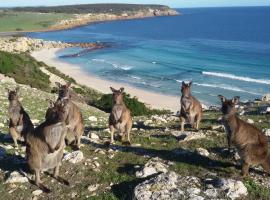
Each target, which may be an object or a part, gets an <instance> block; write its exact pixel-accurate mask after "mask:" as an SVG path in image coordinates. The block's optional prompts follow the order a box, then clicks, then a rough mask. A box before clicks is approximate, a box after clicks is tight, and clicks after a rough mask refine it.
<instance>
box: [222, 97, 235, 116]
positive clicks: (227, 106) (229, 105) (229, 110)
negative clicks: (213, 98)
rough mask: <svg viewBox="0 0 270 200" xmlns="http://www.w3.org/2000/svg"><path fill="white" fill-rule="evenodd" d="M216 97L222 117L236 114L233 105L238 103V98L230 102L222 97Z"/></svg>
mask: <svg viewBox="0 0 270 200" xmlns="http://www.w3.org/2000/svg"><path fill="white" fill-rule="evenodd" d="M218 97H219V98H220V100H221V103H222V106H221V112H222V113H223V115H231V114H235V113H236V112H237V110H236V108H235V105H236V104H238V103H239V99H240V97H238V96H236V97H233V98H232V99H230V100H229V99H226V98H225V97H224V96H222V95H218Z"/></svg>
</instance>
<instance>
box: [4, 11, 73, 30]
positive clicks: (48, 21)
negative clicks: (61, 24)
mask: <svg viewBox="0 0 270 200" xmlns="http://www.w3.org/2000/svg"><path fill="white" fill-rule="evenodd" d="M72 16H73V15H71V14H63V13H33V12H12V11H6V12H4V11H2V12H1V11H0V32H6V31H34V30H46V29H48V27H50V26H52V25H54V24H55V23H56V22H57V21H60V20H63V19H69V18H72Z"/></svg>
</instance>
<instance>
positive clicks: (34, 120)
mask: <svg viewBox="0 0 270 200" xmlns="http://www.w3.org/2000/svg"><path fill="white" fill-rule="evenodd" d="M31 121H32V123H33V124H38V123H39V122H40V121H39V120H38V119H32V120H31Z"/></svg>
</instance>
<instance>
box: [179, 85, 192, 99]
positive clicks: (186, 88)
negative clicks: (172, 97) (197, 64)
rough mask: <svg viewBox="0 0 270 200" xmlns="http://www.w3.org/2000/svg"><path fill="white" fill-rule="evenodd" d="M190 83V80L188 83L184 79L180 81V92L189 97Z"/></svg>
mask: <svg viewBox="0 0 270 200" xmlns="http://www.w3.org/2000/svg"><path fill="white" fill-rule="evenodd" d="M191 85H192V81H191V82H189V83H185V82H184V81H183V82H182V88H181V92H182V95H183V96H184V97H189V96H190V88H191Z"/></svg>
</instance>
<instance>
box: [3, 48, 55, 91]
mask: <svg viewBox="0 0 270 200" xmlns="http://www.w3.org/2000/svg"><path fill="white" fill-rule="evenodd" d="M0 73H2V74H5V75H7V76H9V77H12V78H14V79H15V80H16V82H17V83H20V84H27V85H30V86H31V87H35V88H38V89H43V90H47V91H48V90H49V86H50V80H49V76H48V75H46V74H44V73H43V72H42V71H41V70H40V64H39V63H38V62H37V61H36V60H34V59H33V58H32V57H30V56H29V55H28V54H25V53H22V54H12V53H7V52H3V51H0Z"/></svg>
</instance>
